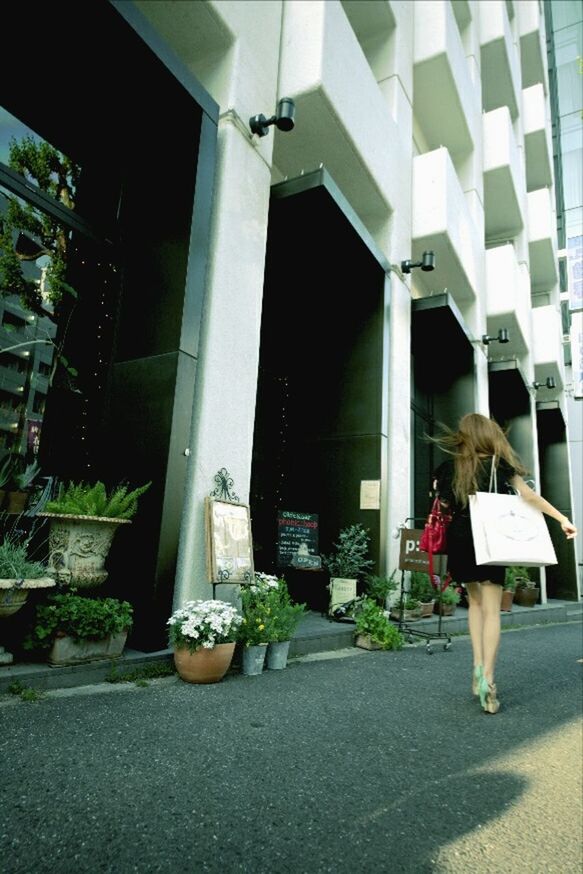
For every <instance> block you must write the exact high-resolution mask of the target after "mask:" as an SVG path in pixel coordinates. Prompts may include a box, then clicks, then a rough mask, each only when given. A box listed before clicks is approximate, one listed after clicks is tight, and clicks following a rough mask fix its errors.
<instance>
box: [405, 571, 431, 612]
mask: <svg viewBox="0 0 583 874" xmlns="http://www.w3.org/2000/svg"><path fill="white" fill-rule="evenodd" d="M410 593H411V597H412V598H415V599H416V600H417V601H419V604H420V613H421V617H422V618H424V617H427V616H431V615H432V613H433V604H434V603H435V589H434V588H433V586H432V585H431V580H430V579H429V574H425V573H423V571H411V587H410Z"/></svg>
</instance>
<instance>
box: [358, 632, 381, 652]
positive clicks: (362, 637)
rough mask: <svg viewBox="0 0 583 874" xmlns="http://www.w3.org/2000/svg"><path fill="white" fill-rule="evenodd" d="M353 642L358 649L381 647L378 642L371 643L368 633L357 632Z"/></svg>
mask: <svg viewBox="0 0 583 874" xmlns="http://www.w3.org/2000/svg"><path fill="white" fill-rule="evenodd" d="M354 643H355V645H356V646H358V647H360V649H382V646H381V645H380V643H373V640H372V637H371V636H370V634H357V635H356V639H355V641H354Z"/></svg>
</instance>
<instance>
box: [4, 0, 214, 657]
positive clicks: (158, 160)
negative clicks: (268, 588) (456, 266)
mask: <svg viewBox="0 0 583 874" xmlns="http://www.w3.org/2000/svg"><path fill="white" fill-rule="evenodd" d="M31 21H34V26H33V27H31V26H30V22H31ZM3 22H4V24H5V32H6V33H12V34H15V33H16V34H18V33H20V34H25V37H24V38H23V40H19V39H10V40H5V41H4V44H3V49H2V53H1V55H0V105H2V106H3V107H4V108H5V109H6V110H7V111H8V112H9V113H11V114H12V115H13V116H15V117H16V118H18V119H19V120H20V121H22V122H23V123H24V124H25V125H27V126H28V127H29V128H30V129H32V130H33V131H34V132H35V133H36V134H38V135H39V136H40V137H42V138H43V139H45V140H47V141H48V142H49V143H51V144H52V145H53V146H54V147H55V148H57V149H58V150H59V151H61V152H62V153H63V154H65V155H67V156H69V157H70V158H71V159H72V160H73V161H74V162H75V163H76V164H78V165H79V166H80V167H81V175H80V178H79V183H78V187H77V192H76V195H77V196H76V201H75V211H76V213H77V214H78V215H79V216H80V217H81V218H82V221H81V224H82V226H83V231H84V233H85V236H83V234H81V232H80V231H79V237H80V242H79V247H78V248H79V251H87V252H89V256H90V257H91V258H92V261H93V263H94V264H95V269H94V270H93V271H92V275H91V278H90V279H89V280H88V281H87V282H85V283H84V282H83V279H82V277H81V276H80V270H79V261H78V262H77V263H76V264H73V265H72V267H71V269H76V270H77V275H76V276H74V277H72V279H73V281H74V283H75V286H76V287H77V288H79V300H78V303H77V304H76V307H75V312H74V315H73V318H72V320H71V321H70V322H69V323H68V335H67V340H66V343H65V347H64V352H65V354H66V355H67V357H68V358H69V359H70V360H71V361H74V362H75V363H76V364H77V363H80V364H81V368H79V369H81V370H82V369H83V366H84V360H85V359H86V358H87V359H88V360H89V359H90V356H93V357H95V337H96V335H97V334H98V326H99V324H100V320H99V315H100V313H102V312H103V309H102V307H103V305H104V304H103V303H102V300H101V299H99V294H100V292H101V291H102V288H103V284H102V283H101V282H100V276H99V270H100V269H103V266H104V265H106V266H107V268H108V269H109V268H110V267H111V266H112V265H113V268H112V269H114V270H115V277H116V282H115V283H113V284H110V289H111V288H113V290H111V291H110V292H109V295H108V298H107V302H106V305H107V312H108V316H109V317H110V320H111V326H112V327H111V330H110V331H109V333H108V334H107V338H106V339H107V343H108V346H107V348H106V347H105V346H103V345H102V346H101V347H100V356H101V357H103V356H105V359H104V374H103V377H104V378H103V380H102V381H101V383H100V384H99V385H97V384H96V385H94V386H93V387H92V388H91V390H88V391H87V392H86V396H87V400H86V402H85V400H84V399H83V403H82V402H81V400H82V399H81V398H79V397H75V396H71V395H69V394H67V392H66V391H65V392H63V391H61V392H59V391H55V392H51V393H49V395H48V396H47V404H46V420H45V423H44V426H43V432H42V436H41V445H40V448H39V458H40V460H41V463H42V467H43V472H46V473H47V474H53V475H57V476H59V477H60V478H62V479H78V478H81V475H82V474H85V477H84V478H87V479H92V480H94V479H97V478H100V479H103V480H104V481H105V482H106V483H108V484H110V485H112V484H114V483H116V482H119V481H121V480H127V481H129V483H130V484H131V485H140V484H142V483H143V482H145V481H148V480H152V483H153V484H152V487H151V489H150V491H149V492H147V493H146V495H145V496H144V497H143V498H142V500H141V502H140V507H139V513H138V516H137V517H136V519H135V521H134V524H132V525H131V526H127V528H124V530H123V531H120V533H119V534H118V535H117V536H116V538H115V539H114V544H113V547H112V550H111V553H110V556H109V559H108V568H109V570H110V577H109V580H108V582H107V583H106V586H105V587H103V590H102V591H100V594H103V595H113V596H115V597H126V598H128V600H130V601H131V602H132V604H133V605H134V615H135V626H134V632H133V635H132V638H131V640H130V643H131V644H132V645H134V646H137V647H139V648H142V649H158V648H160V647H161V646H164V645H165V642H166V627H165V622H166V619H167V617H168V615H169V611H170V607H171V600H172V591H173V584H174V573H175V564H176V552H177V546H178V534H179V527H180V516H181V512H182V490H183V484H184V477H185V472H186V457H185V456H184V454H183V451H184V448H185V447H186V446H187V445H188V439H189V431H190V410H191V409H192V399H193V391H194V383H195V378H196V362H197V356H198V340H199V330H200V318H201V312H202V305H203V294H204V276H205V272H206V263H207V256H208V229H209V220H210V208H211V200H212V189H213V179H214V166H215V152H216V125H217V121H218V107H217V106H216V104H214V102H213V101H212V100H211V99H210V98H209V96H208V95H207V94H206V92H204V91H203V89H201V88H200V86H199V84H198V83H197V82H196V80H194V79H193V77H192V76H191V75H190V74H189V73H188V72H187V71H186V69H185V68H183V67H182V66H181V64H180V62H179V61H178V60H177V59H176V58H175V57H174V56H173V55H172V53H171V52H170V51H169V50H168V48H167V47H166V46H165V45H164V44H163V43H162V42H161V41H159V40H158V38H157V36H156V35H155V34H154V32H153V31H152V30H151V28H150V27H149V25H148V23H147V22H146V20H145V19H144V18H143V16H142V15H141V14H140V12H139V11H138V10H137V8H136V7H135V6H134V5H133V4H128V3H118V2H115V0H113V2H107V0H102V2H93V3H87V4H77V5H75V4H73V5H70V4H64V3H60V4H59V3H56V4H55V3H53V4H48V5H47V4H40V5H39V4H36V3H27V2H23V3H21V4H19V5H18V7H17V8H16V7H11V8H10V9H7V10H6V11H5V12H4V13H3ZM23 63H24V64H25V67H26V75H25V76H24V75H22V76H20V75H17V74H16V72H15V71H18V70H19V69H21V68H22V65H23ZM73 95H75V96H73ZM1 169H2V168H1V167H0V170H1ZM4 184H5V185H7V184H8V182H6V181H4ZM13 190H14V189H13ZM86 229H89V230H90V237H89V239H90V242H87V241H86V239H85V237H86V236H87V233H86ZM73 230H74V233H75V232H77V231H76V229H75V226H74V225H73ZM81 263H82V262H81ZM187 276H188V282H187ZM71 284H73V282H71ZM87 410H89V411H90V422H91V434H90V440H87V439H85V438H86V436H87V428H86V427H82V425H83V426H84V423H85V422H86V421H87V419H86V418H84V417H86V414H87ZM83 431H84V433H85V437H84V438H83V440H82V439H81V436H79V435H81V434H82V432H83ZM88 447H89V448H88Z"/></svg>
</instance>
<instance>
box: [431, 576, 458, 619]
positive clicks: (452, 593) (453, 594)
mask: <svg viewBox="0 0 583 874" xmlns="http://www.w3.org/2000/svg"><path fill="white" fill-rule="evenodd" d="M459 601H460V593H459V592H458V591H457V588H456V586H455V583H453V584H450V585H449V586H446V588H445V589H444V590H443V592H442V591H440V590H439V589H437V590H436V598H435V603H434V605H433V612H434V613H437V614H438V615H439V614H441V615H442V616H453V615H454V613H455V608H456V604H459Z"/></svg>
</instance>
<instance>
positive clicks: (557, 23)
mask: <svg viewBox="0 0 583 874" xmlns="http://www.w3.org/2000/svg"><path fill="white" fill-rule="evenodd" d="M550 6H551V12H552V16H553V30H555V31H556V30H560V29H561V28H562V27H569V26H570V25H571V24H576V23H577V22H578V21H579V22H580V21H581V19H582V18H583V12H582V10H581V3H579V2H574V0H553V2H552V3H551V4H550Z"/></svg>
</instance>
